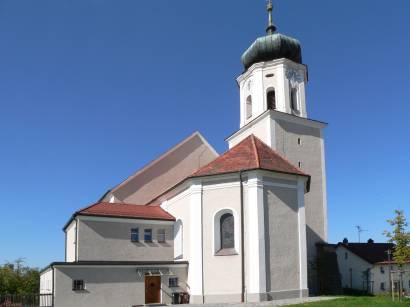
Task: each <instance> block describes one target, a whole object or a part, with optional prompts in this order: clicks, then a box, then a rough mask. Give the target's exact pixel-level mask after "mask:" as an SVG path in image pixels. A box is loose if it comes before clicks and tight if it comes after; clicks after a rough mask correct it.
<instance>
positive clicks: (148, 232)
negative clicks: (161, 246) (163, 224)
mask: <svg viewBox="0 0 410 307" xmlns="http://www.w3.org/2000/svg"><path fill="white" fill-rule="evenodd" d="M144 241H145V242H152V229H144Z"/></svg>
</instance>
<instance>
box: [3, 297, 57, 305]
mask: <svg viewBox="0 0 410 307" xmlns="http://www.w3.org/2000/svg"><path fill="white" fill-rule="evenodd" d="M0 307H53V295H52V294H0Z"/></svg>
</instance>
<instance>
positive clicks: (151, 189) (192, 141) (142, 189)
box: [100, 132, 218, 204]
mask: <svg viewBox="0 0 410 307" xmlns="http://www.w3.org/2000/svg"><path fill="white" fill-rule="evenodd" d="M216 157H218V153H217V152H216V151H215V149H214V148H213V147H212V146H211V145H210V144H209V143H208V142H207V141H206V140H205V138H204V137H203V136H202V135H201V134H200V133H199V132H195V133H193V134H192V135H190V136H189V137H187V138H186V139H184V140H183V141H182V142H180V143H179V144H177V145H175V146H174V147H172V148H171V149H170V150H168V151H167V152H165V153H164V154H162V155H161V156H160V157H158V158H157V159H155V160H153V161H152V162H150V163H148V164H147V165H146V166H144V167H143V168H141V169H140V170H138V171H137V172H135V173H134V174H133V175H131V176H130V177H128V178H127V179H126V180H124V181H123V182H122V183H120V184H118V185H117V186H115V187H114V188H112V189H111V190H110V191H108V192H106V193H105V194H104V195H103V197H102V198H101V199H100V201H103V202H108V201H111V200H112V199H113V200H114V201H115V202H119V203H126V204H146V203H148V202H149V201H150V200H151V199H154V198H156V197H157V196H158V195H160V194H162V193H164V192H165V191H167V190H168V189H169V188H171V187H173V186H174V185H176V184H177V183H179V182H180V181H181V180H183V179H185V178H186V177H188V176H189V175H190V174H192V173H193V172H194V171H196V170H197V169H199V168H200V167H201V166H204V165H206V164H208V163H209V162H211V161H212V160H213V159H215V158H216Z"/></svg>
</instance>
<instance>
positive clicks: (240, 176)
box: [239, 171, 246, 303]
mask: <svg viewBox="0 0 410 307" xmlns="http://www.w3.org/2000/svg"><path fill="white" fill-rule="evenodd" d="M242 174H243V171H240V172H239V182H240V194H241V195H240V199H241V272H242V273H241V283H242V287H241V288H242V289H241V302H242V303H244V302H245V291H246V286H245V230H244V224H245V217H244V211H245V210H244V201H243V178H242Z"/></svg>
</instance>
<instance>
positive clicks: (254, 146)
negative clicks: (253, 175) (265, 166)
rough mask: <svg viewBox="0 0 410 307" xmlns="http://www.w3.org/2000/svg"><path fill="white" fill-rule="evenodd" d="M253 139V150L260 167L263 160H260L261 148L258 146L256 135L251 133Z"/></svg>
mask: <svg viewBox="0 0 410 307" xmlns="http://www.w3.org/2000/svg"><path fill="white" fill-rule="evenodd" d="M250 137H251V140H252V144H253V151H254V152H255V157H256V165H257V166H258V167H261V162H260V157H259V150H258V147H257V146H256V142H255V138H256V136H255V135H254V134H253V133H252V134H251V135H250Z"/></svg>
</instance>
